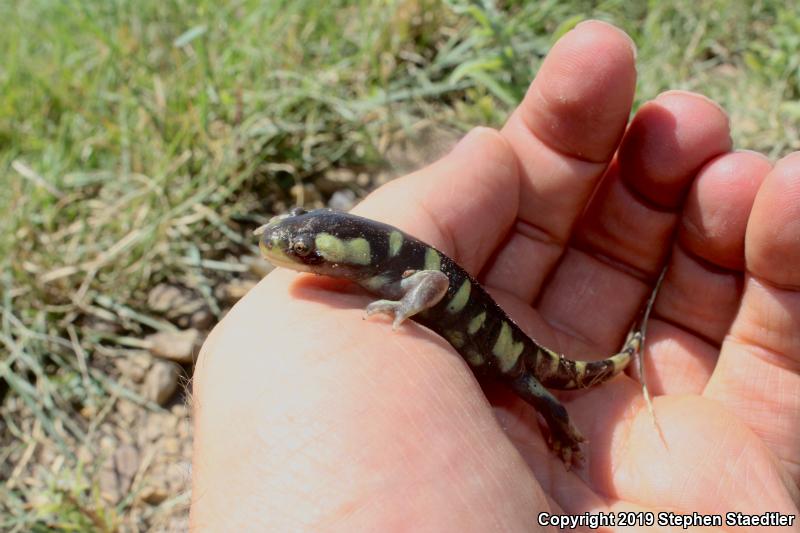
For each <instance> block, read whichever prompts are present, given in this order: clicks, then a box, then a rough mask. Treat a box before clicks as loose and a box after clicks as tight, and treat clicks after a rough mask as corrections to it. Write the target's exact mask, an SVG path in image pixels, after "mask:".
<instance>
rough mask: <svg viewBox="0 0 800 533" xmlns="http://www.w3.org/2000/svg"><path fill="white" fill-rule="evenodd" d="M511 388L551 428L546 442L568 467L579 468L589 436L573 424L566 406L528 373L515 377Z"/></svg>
mask: <svg viewBox="0 0 800 533" xmlns="http://www.w3.org/2000/svg"><path fill="white" fill-rule="evenodd" d="M511 387H512V388H513V389H514V392H516V393H517V395H519V396H520V397H521V398H522V399H523V400H525V401H526V402H528V403H529V404H531V405H532V406H533V407H535V408H536V410H537V411H538V412H539V414H541V415H542V416H543V417H544V420H545V422H546V423H547V427H548V429H549V430H550V436H549V438H548V439H547V442H548V444H549V445H550V448H551V449H552V450H553V451H554V452H555V453H556V455H558V456H559V457H560V458H561V460H562V461H563V462H564V465H565V466H566V467H567V470H569V469H570V467H572V465H575V466H578V467H580V466H581V464H582V462H583V454H582V453H581V448H580V443H581V442H583V441H584V440H586V439H584V438H583V436H582V435H581V434H580V432H579V431H578V429H577V428H576V427H575V426H574V425H573V424H572V421H571V420H570V419H569V414H568V413H567V409H566V408H565V407H564V406H563V405H562V404H561V403H560V402H559V401H558V400H557V399H556V397H555V396H553V395H552V394H551V393H550V392H549V391H548V390H547V389H545V388H544V387H543V386H542V384H541V383H539V381H538V380H537V379H536V378H535V377H534V376H533V374H530V373H528V372H526V373H525V374H523V375H522V376H520V377H518V378H516V379H514V380H513V381H512V382H511Z"/></svg>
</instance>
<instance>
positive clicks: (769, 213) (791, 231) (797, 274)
mask: <svg viewBox="0 0 800 533" xmlns="http://www.w3.org/2000/svg"><path fill="white" fill-rule="evenodd" d="M745 255H746V262H747V269H748V270H749V271H750V272H751V273H753V274H755V275H756V276H758V277H760V278H762V279H765V280H766V281H768V282H770V283H771V284H774V285H778V286H786V287H795V288H796V287H800V269H798V267H797V265H800V152H794V153H792V154H790V155H788V156H786V157H784V158H783V159H781V160H780V161H778V162H777V164H776V165H775V167H774V168H773V169H772V171H771V172H770V173H769V174H768V175H767V176H766V178H765V179H764V183H763V184H762V185H761V187H760V188H759V190H758V193H757V195H756V198H755V203H754V205H753V212H752V214H751V216H750V220H749V221H748V224H747V235H746V240H745Z"/></svg>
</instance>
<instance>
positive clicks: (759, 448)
mask: <svg viewBox="0 0 800 533" xmlns="http://www.w3.org/2000/svg"><path fill="white" fill-rule="evenodd" d="M634 85H635V70H634V66H633V54H632V52H631V50H630V48H629V47H628V46H627V43H626V42H625V39H624V38H623V37H622V36H621V35H620V34H619V33H618V32H617V31H615V30H613V29H611V28H610V27H608V26H605V25H601V24H590V25H587V26H581V27H580V28H578V29H576V30H575V31H574V32H571V33H570V34H568V35H567V36H566V37H565V38H564V39H562V41H560V42H559V43H558V44H557V45H556V47H555V48H554V50H553V51H552V52H551V54H550V56H549V58H548V60H547V61H546V63H545V65H544V66H543V67H542V69H541V71H540V73H539V75H538V76H537V79H536V81H535V82H534V84H533V86H532V89H531V91H530V92H529V94H528V95H527V96H526V99H525V101H524V102H523V103H522V104H521V106H520V108H519V109H518V110H517V111H516V112H515V113H514V115H513V116H512V117H511V118H510V119H509V121H508V123H507V124H506V126H505V127H504V129H503V130H502V132H500V133H497V132H493V131H489V130H479V131H475V132H472V133H471V134H470V135H469V136H468V137H467V138H466V139H464V140H463V141H462V142H461V143H460V144H459V146H458V147H457V148H456V149H455V150H454V151H453V152H452V153H451V154H449V155H448V156H447V157H445V158H444V159H442V160H441V161H439V162H437V163H436V164H434V165H432V166H431V167H429V168H426V169H424V170H422V171H420V172H418V173H416V174H413V175H411V176H408V177H406V178H404V179H401V180H397V181H395V182H392V183H391V184H389V185H388V186H386V187H383V188H381V189H380V190H378V191H376V193H374V194H373V195H372V196H371V197H370V198H368V199H367V200H366V201H365V202H363V203H362V204H361V205H360V206H359V207H358V212H359V214H362V215H366V216H369V217H372V218H377V219H381V220H383V221H385V222H389V223H391V224H394V225H396V226H399V227H401V228H402V229H404V230H406V231H407V232H409V233H411V234H413V235H416V236H418V237H419V238H421V239H423V240H425V241H427V242H430V243H432V244H434V245H436V246H437V247H439V248H440V249H442V250H443V251H444V252H446V253H447V254H448V255H450V256H452V257H454V258H455V259H456V260H457V261H458V262H459V263H461V264H462V265H463V266H464V267H465V268H467V269H468V270H470V271H471V272H472V273H473V274H475V275H479V277H480V278H481V280H482V281H483V282H484V284H485V285H486V286H487V287H488V288H489V290H490V292H492V293H493V294H494V296H495V297H496V299H497V300H498V301H499V302H500V304H501V306H503V307H504V308H505V309H506V310H507V311H508V312H509V314H510V315H511V316H512V317H513V318H514V319H515V320H516V321H517V322H518V323H519V324H520V325H521V326H522V327H523V329H525V330H526V331H528V333H530V334H531V335H532V336H534V337H535V338H536V339H537V340H538V341H539V342H541V343H542V344H545V345H547V346H549V347H551V348H554V349H557V350H558V351H561V352H563V353H565V354H566V355H568V356H569V357H572V358H580V359H591V358H600V357H603V356H605V355H608V354H611V353H613V351H615V350H616V349H617V348H618V347H619V346H620V343H621V342H622V340H623V338H624V335H625V333H626V331H627V329H628V327H629V325H630V322H631V321H632V319H633V317H634V316H635V314H636V311H637V309H638V308H639V307H640V306H641V304H642V302H643V301H644V299H645V298H646V296H647V294H648V291H649V286H650V285H651V284H652V282H653V280H654V279H655V277H656V275H657V273H658V271H659V270H660V268H661V265H662V264H663V263H664V262H665V261H669V265H670V269H669V272H668V275H667V278H666V280H665V283H664V286H663V288H662V291H661V293H660V295H659V300H658V301H657V303H656V307H655V318H654V320H652V321H651V323H650V326H649V330H648V353H647V361H648V365H649V382H650V385H651V388H652V390H653V392H654V393H655V394H656V395H658V397H657V398H656V402H655V408H656V419H657V422H658V425H659V428H660V430H661V434H659V431H656V429H655V426H654V425H653V422H652V420H651V418H650V416H649V415H648V413H647V411H646V409H644V403H643V400H642V396H641V389H640V387H639V385H638V384H637V383H636V382H634V381H633V380H631V379H629V378H627V377H620V378H617V379H615V380H614V381H613V382H610V383H608V384H606V385H604V386H601V387H598V388H596V389H592V390H588V391H581V392H578V393H572V394H571V395H570V397H569V398H566V397H565V398H566V399H567V402H566V404H567V408H568V410H569V412H570V414H571V416H572V417H573V418H574V420H575V422H576V424H577V426H578V427H579V428H580V429H581V431H582V432H583V433H584V435H585V436H586V437H588V439H589V442H588V444H587V445H586V446H585V452H586V455H587V465H586V468H585V469H581V470H577V471H571V472H567V471H566V470H565V469H564V467H563V465H561V464H560V463H559V462H558V461H557V460H556V459H555V458H554V457H553V455H552V454H551V453H550V452H549V451H548V450H547V449H546V446H545V445H544V442H543V440H542V438H541V435H540V433H539V429H538V423H537V420H536V415H535V412H534V411H533V410H532V409H531V408H530V407H528V406H527V405H525V404H523V403H522V402H521V401H519V400H517V399H516V398H515V397H513V396H512V395H511V394H510V393H508V392H507V391H505V390H504V389H502V387H500V386H498V385H493V384H488V385H487V387H488V390H487V391H486V395H484V392H482V391H481V389H480V387H479V386H478V384H477V383H476V381H475V380H474V378H473V377H472V375H471V374H470V372H469V370H468V369H467V367H466V365H465V364H464V363H463V361H461V360H460V358H458V357H457V355H456V354H455V352H454V351H453V350H452V348H450V347H449V345H447V344H446V343H445V342H444V341H443V340H442V339H441V338H439V337H437V336H436V335H434V334H433V333H431V332H429V331H427V330H425V329H424V328H422V327H421V326H418V325H416V324H408V325H404V326H403V328H402V330H401V331H400V332H397V333H392V332H391V329H390V326H389V324H388V323H387V322H385V321H382V320H380V319H374V320H369V321H362V320H360V319H361V318H362V315H363V311H362V310H363V308H364V306H365V304H366V303H367V302H368V301H369V300H368V298H366V297H365V295H364V294H363V293H362V292H360V291H357V290H354V289H353V288H352V287H351V286H349V285H347V284H346V283H341V282H336V281H332V280H329V279H325V278H315V277H311V276H299V277H298V276H296V275H294V274H291V273H288V272H283V271H279V272H275V273H273V274H272V275H270V276H269V277H268V278H267V279H266V280H265V281H264V282H263V283H262V284H260V285H259V287H258V288H257V289H256V290H254V291H253V292H252V293H251V294H250V295H249V296H248V298H245V299H244V300H243V301H242V302H240V304H239V305H237V307H236V308H235V309H234V310H233V311H232V312H231V313H230V314H229V316H228V317H227V318H226V320H225V321H224V322H223V323H222V324H221V325H220V327H219V328H218V329H217V330H216V331H215V333H214V335H212V337H211V338H210V339H209V341H208V342H207V343H206V346H205V347H204V350H203V355H202V357H201V360H200V362H199V364H198V370H197V373H196V381H195V392H196V398H197V401H196V405H197V406H198V423H197V436H196V439H197V440H198V442H199V444H198V445H197V455H196V460H195V463H196V468H195V471H194V472H195V483H194V493H193V494H194V497H195V500H196V505H195V506H194V507H193V517H194V520H195V521H196V522H198V523H199V522H201V521H202V520H204V519H208V518H209V517H213V516H215V513H223V514H224V513H225V511H226V510H230V509H232V508H235V509H237V512H238V513H242V510H247V509H249V510H251V511H252V513H250V514H248V513H244V514H239V515H237V516H240V517H241V518H240V520H242V521H243V523H245V524H248V525H251V526H252V524H253V522H252V520H254V519H255V520H266V521H265V522H264V523H265V524H269V525H271V526H273V527H278V528H280V526H286V528H291V529H295V528H296V527H295V526H296V525H297V523H298V521H301V520H305V521H306V522H304V523H307V524H308V525H309V527H310V528H312V529H315V528H319V527H321V526H333V527H340V528H342V529H345V530H347V529H352V528H354V527H359V526H360V527H369V528H370V529H381V528H382V527H387V526H394V527H395V528H396V527H398V526H411V525H418V524H427V525H429V527H431V528H432V529H443V528H447V529H455V530H458V529H464V528H471V529H474V530H486V529H503V528H504V529H520V528H524V529H531V528H532V527H534V526H535V524H536V516H537V514H538V511H540V510H546V509H550V510H552V511H555V512H558V511H559V510H563V512H567V513H582V512H585V511H609V510H634V511H644V510H648V509H652V510H661V509H672V510H685V511H686V512H691V511H697V512H700V513H714V512H725V511H740V512H751V513H758V512H761V513H763V512H766V511H782V512H795V513H796V512H797V503H798V500H800V496H798V494H799V492H798V490H797V483H798V479H799V478H800V469H799V468H798V467H797V464H798V463H799V462H800V461H799V460H800V457H798V450H800V432H799V431H798V427H799V426H800V414H798V413H800V375H799V374H798V371H797V360H798V359H799V358H798V353H799V350H800V348H798V345H800V341H798V334H797V324H798V321H800V296H798V294H797V292H796V290H793V289H792V287H794V288H796V287H800V272H798V271H797V270H796V269H793V268H790V267H787V266H785V265H791V264H795V265H796V264H798V261H800V244H798V241H797V239H796V230H792V228H793V226H792V224H794V225H795V227H796V225H797V220H798V219H800V208H799V207H798V206H797V202H796V201H795V202H793V201H792V198H793V197H794V198H796V197H798V195H800V184H798V182H797V180H796V179H795V180H794V181H792V180H791V179H790V177H791V176H797V175H798V174H800V159H798V158H797V157H795V158H793V159H787V160H785V161H784V162H782V163H780V164H779V165H778V166H777V167H776V168H775V169H774V170H771V165H770V164H769V163H768V162H767V161H766V160H764V159H763V158H761V157H759V156H757V155H755V154H750V153H739V154H736V153H729V150H730V139H729V132H728V124H727V119H726V117H725V116H724V115H723V113H722V112H721V111H720V110H719V109H718V108H716V107H715V106H714V105H713V104H711V103H710V102H707V101H705V100H704V99H702V98H700V97H697V96H694V95H689V94H681V93H671V94H665V95H662V96H661V97H659V98H658V99H656V100H655V101H654V102H651V103H649V104H647V105H645V106H643V107H642V109H641V110H640V111H639V112H638V113H637V117H636V118H635V120H634V121H633V123H632V124H631V125H630V126H629V127H628V128H627V133H626V135H625V137H624V139H623V138H622V135H623V132H624V131H625V128H626V124H627V119H628V114H629V110H630V106H631V99H632V94H633V88H634ZM612 157H613V161H612ZM712 159H713V163H709V161H711V160H712ZM701 168H702V170H700V169H701ZM756 193H758V194H757V196H756ZM793 195H794V196H793ZM751 211H752V212H751ZM792 231H794V233H792ZM673 235H676V236H677V239H676V242H673V239H672V237H673ZM745 272H746V273H747V274H745ZM212 379H213V383H212V382H211V380H212ZM487 396H488V397H489V398H490V401H491V405H490V404H489V403H487V402H486V399H485V398H486V397H487ZM498 421H499V424H498ZM254 465H256V467H255V468H256V470H255V472H254ZM265 474H266V475H265ZM219 483H227V484H229V485H231V486H234V487H235V488H236V490H233V491H231V492H226V491H219V490H212V489H213V488H214V487H218V486H219ZM754 487H755V489H756V490H754ZM204 489H205V490H204ZM265 502H267V507H268V510H272V511H273V512H272V513H270V512H266V511H265V509H264V504H265ZM198 504H200V505H198ZM268 510H267V511H268ZM227 517H228V518H230V512H228V513H227ZM276 517H277V518H276ZM226 525H227V526H228V527H235V525H236V524H235V523H234V524H231V523H226Z"/></svg>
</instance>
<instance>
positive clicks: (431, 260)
mask: <svg viewBox="0 0 800 533" xmlns="http://www.w3.org/2000/svg"><path fill="white" fill-rule="evenodd" d="M255 233H256V234H257V235H259V236H260V238H259V248H260V250H261V253H262V255H263V256H264V257H265V258H266V259H267V260H268V261H270V262H271V263H273V264H274V265H275V266H279V267H286V268H289V269H293V270H297V271H303V272H311V273H314V274H320V275H325V276H333V277H338V278H345V279H347V280H350V281H352V282H354V283H356V284H358V285H360V286H361V287H363V288H364V289H366V291H368V292H369V293H371V294H373V295H375V296H377V297H378V298H379V299H378V300H376V301H374V302H372V303H370V304H369V305H368V306H367V308H366V313H367V315H372V314H375V313H384V314H387V315H390V316H391V317H393V325H392V327H393V329H395V330H396V329H397V328H398V327H400V325H401V324H402V323H403V321H404V320H406V319H409V318H410V319H412V320H414V321H416V322H419V323H420V324H422V325H424V326H425V327H427V328H429V329H431V330H433V331H434V332H436V333H437V334H439V335H441V336H442V337H444V338H445V339H446V340H447V342H448V343H450V345H451V346H452V347H453V348H454V349H455V350H456V351H457V352H458V353H459V354H460V355H461V356H462V357H463V358H464V359H465V360H466V362H467V364H468V365H469V366H470V367H471V368H472V369H473V371H474V372H475V373H477V374H483V375H490V376H493V377H495V378H499V379H500V380H502V381H504V382H505V383H507V384H508V386H510V388H511V389H512V390H513V391H514V392H515V393H516V394H517V395H518V396H519V397H521V398H522V399H523V400H525V401H526V402H527V403H529V404H530V405H532V406H533V407H534V408H535V409H536V410H537V411H538V412H539V413H540V414H541V415H542V417H543V418H544V421H545V423H546V424H547V427H548V429H549V436H548V443H549V445H550V447H551V448H552V449H553V451H554V452H555V453H556V454H557V455H558V456H559V457H560V458H561V460H562V461H564V463H565V464H566V465H567V467H568V468H569V467H570V466H571V465H573V464H574V465H580V463H581V461H582V454H581V450H580V443H581V442H583V441H584V438H583V436H582V435H581V434H580V432H579V431H578V429H577V428H576V427H575V425H574V424H573V423H572V422H571V421H570V418H569V415H568V413H567V410H566V409H565V407H564V406H563V405H562V404H561V403H560V402H559V401H558V400H557V399H556V397H555V396H553V394H551V393H550V392H549V391H548V390H547V389H546V388H545V387H550V388H553V389H560V390H569V389H580V388H587V387H592V386H595V385H598V384H600V383H603V382H605V381H607V380H609V379H611V378H612V377H614V376H615V375H617V374H618V373H620V372H621V371H622V370H623V369H624V368H625V367H626V366H627V365H628V364H629V363H630V361H631V360H632V358H633V357H634V356H637V354H638V352H639V350H640V349H641V346H642V342H643V335H642V333H641V330H637V329H636V328H633V329H632V330H631V333H630V334H629V335H628V339H627V340H626V342H625V345H624V346H623V348H622V350H621V351H620V352H619V353H617V354H614V355H612V356H610V357H608V358H606V359H603V360H600V361H573V360H571V359H567V358H566V357H564V356H563V355H560V354H558V353H556V352H555V351H553V350H550V349H548V348H546V347H544V346H542V345H541V344H539V343H537V342H536V341H535V340H533V339H532V338H531V337H529V336H528V335H526V334H525V333H524V332H523V331H522V329H520V327H519V326H517V324H516V323H515V322H514V321H513V320H512V319H511V318H510V317H509V316H508V315H507V314H506V313H505V312H504V311H503V309H502V308H500V306H499V305H498V304H497V303H496V302H495V301H494V299H492V297H491V296H490V295H489V293H488V292H486V290H485V289H484V288H483V287H482V286H481V285H480V283H478V281H477V280H476V279H475V278H473V277H472V276H471V275H470V274H469V273H468V272H467V271H466V270H464V269H463V268H462V267H460V266H459V265H458V264H457V263H456V262H455V261H454V260H453V259H451V258H450V257H448V256H447V255H445V254H444V253H442V252H441V251H439V250H437V249H436V248H434V247H433V246H430V245H429V244H426V243H424V242H422V241H421V240H419V239H416V238H415V237H412V236H411V235H408V234H406V233H404V232H402V231H400V230H399V229H397V228H395V227H392V226H390V225H387V224H383V223H380V222H376V221H374V220H370V219H366V218H362V217H359V216H355V215H352V214H349V213H345V212H340V211H336V210H333V209H317V210H313V211H306V210H305V209H303V208H294V209H292V210H291V211H290V212H289V213H287V214H284V215H279V216H276V217H273V219H272V220H270V222H269V223H268V224H266V225H264V226H261V227H260V228H258V229H257V230H256V232H255Z"/></svg>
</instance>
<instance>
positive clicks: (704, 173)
mask: <svg viewBox="0 0 800 533" xmlns="http://www.w3.org/2000/svg"><path fill="white" fill-rule="evenodd" d="M771 168H772V165H771V164H770V162H769V159H767V158H766V157H765V156H763V155H762V154H759V153H757V152H749V151H741V152H732V153H728V154H724V155H721V156H719V157H717V158H715V159H713V160H712V161H710V162H709V163H708V164H706V165H705V166H704V167H703V168H702V169H701V170H700V172H698V175H697V179H695V181H694V183H693V185H692V189H691V190H690V192H689V197H688V198H687V201H686V207H685V208H684V212H683V216H682V219H681V229H680V239H681V242H682V243H683V245H684V246H685V247H686V248H687V249H688V250H689V251H690V252H691V253H693V254H695V255H697V256H699V257H702V258H703V259H705V260H707V261H709V262H711V263H713V264H716V265H719V266H722V267H724V268H729V269H732V270H742V269H743V268H744V265H745V261H744V240H745V230H746V228H747V219H748V217H749V216H750V211H751V209H752V207H753V201H754V200H755V197H756V193H757V192H758V188H759V186H760V185H761V183H762V182H763V181H764V178H765V177H766V175H767V174H768V173H769V171H770V169H771Z"/></svg>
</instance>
